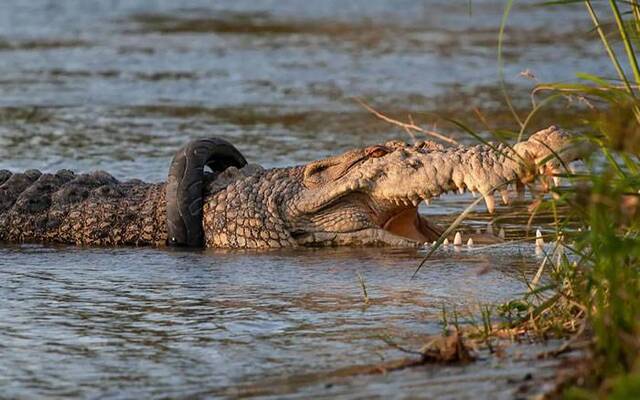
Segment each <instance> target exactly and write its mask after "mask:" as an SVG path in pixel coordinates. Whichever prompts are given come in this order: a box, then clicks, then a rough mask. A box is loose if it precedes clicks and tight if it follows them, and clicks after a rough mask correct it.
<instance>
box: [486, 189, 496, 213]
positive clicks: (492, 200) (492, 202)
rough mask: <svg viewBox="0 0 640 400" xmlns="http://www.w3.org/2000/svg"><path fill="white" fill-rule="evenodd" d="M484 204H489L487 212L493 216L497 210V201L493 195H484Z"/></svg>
mask: <svg viewBox="0 0 640 400" xmlns="http://www.w3.org/2000/svg"><path fill="white" fill-rule="evenodd" d="M484 202H485V203H486V204H487V210H488V211H489V214H493V212H494V211H495V210H496V199H495V198H494V197H493V194H492V193H488V194H486V195H484Z"/></svg>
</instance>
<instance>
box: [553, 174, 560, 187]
mask: <svg viewBox="0 0 640 400" xmlns="http://www.w3.org/2000/svg"><path fill="white" fill-rule="evenodd" d="M560 183H562V180H561V179H560V177H559V176H554V177H553V184H554V185H555V186H560Z"/></svg>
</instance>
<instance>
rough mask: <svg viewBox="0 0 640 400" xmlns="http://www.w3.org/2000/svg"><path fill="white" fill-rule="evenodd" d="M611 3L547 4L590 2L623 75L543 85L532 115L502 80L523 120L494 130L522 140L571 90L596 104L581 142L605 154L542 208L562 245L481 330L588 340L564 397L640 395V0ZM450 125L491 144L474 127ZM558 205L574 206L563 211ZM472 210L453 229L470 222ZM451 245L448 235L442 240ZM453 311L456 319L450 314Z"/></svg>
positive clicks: (581, 110)
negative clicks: (520, 106)
mask: <svg viewBox="0 0 640 400" xmlns="http://www.w3.org/2000/svg"><path fill="white" fill-rule="evenodd" d="M514 3H515V2H514V1H513V0H506V2H505V9H504V14H503V19H502V23H501V26H500V34H499V39H498V53H499V55H498V68H499V77H500V80H501V81H503V77H504V74H503V67H504V61H503V57H502V55H501V51H502V43H503V39H504V35H505V32H506V31H507V29H506V28H507V24H508V19H509V18H508V17H509V13H510V11H511V9H512V7H513V6H514ZM601 3H606V5H608V7H599V8H598V9H597V10H598V11H596V9H595V8H594V7H593V5H592V3H591V1H589V0H586V1H585V0H579V1H576V0H564V1H562V0H561V1H550V2H546V3H541V4H540V5H541V6H545V7H558V6H571V7H584V10H585V18H586V19H587V20H590V21H591V22H592V23H593V29H594V31H595V32H597V33H598V38H599V41H600V42H601V44H602V50H603V51H602V57H605V58H606V59H608V60H609V62H610V63H611V65H612V68H613V70H614V71H615V72H616V74H617V76H616V77H615V78H613V79H612V78H606V77H601V76H595V75H589V74H585V73H582V72H581V71H575V75H576V81H575V82H573V83H556V82H548V83H539V84H537V85H536V87H535V88H534V90H533V93H532V95H533V96H532V98H535V99H536V101H535V102H534V104H533V106H532V109H531V111H530V112H529V114H528V115H526V116H524V117H522V116H520V115H518V113H516V112H515V109H514V107H513V105H512V104H513V103H512V99H511V98H510V97H509V94H508V93H507V90H506V87H507V86H506V84H505V83H504V82H503V84H502V88H503V91H504V99H505V103H506V106H507V107H508V108H509V110H511V112H512V114H513V117H514V122H513V126H512V127H507V128H506V129H504V128H503V129H496V130H495V131H494V132H490V133H492V134H493V136H494V137H496V138H501V137H505V135H504V133H505V132H510V133H511V137H512V138H514V139H515V140H516V141H519V140H521V139H522V138H523V136H526V133H527V132H529V131H530V127H529V124H530V123H531V122H532V121H533V120H535V118H536V117H537V116H538V114H540V113H543V112H544V111H545V108H547V107H550V106H553V105H554V103H556V102H558V100H561V99H564V98H566V97H567V96H570V97H573V98H577V99H579V100H581V101H578V102H575V103H576V104H581V103H582V104H584V103H587V104H589V107H584V106H583V107H576V113H577V115H578V117H577V119H579V120H581V121H584V123H583V125H582V126H581V127H580V129H579V131H580V133H581V139H582V140H586V141H589V142H591V144H592V147H593V148H594V149H596V151H595V152H594V154H593V156H592V157H591V158H590V159H588V160H585V161H586V171H583V172H581V173H579V174H577V173H573V172H571V171H570V170H566V171H565V172H563V173H562V174H560V175H559V176H561V177H562V178H563V179H564V181H565V182H568V186H564V187H562V188H555V189H552V192H553V196H547V197H546V198H545V200H543V202H542V203H541V204H540V206H539V209H541V210H548V211H551V212H552V213H553V215H554V216H555V226H556V238H555V239H556V240H557V243H558V245H557V247H556V249H554V250H553V251H552V252H550V253H551V254H548V255H547V257H545V261H544V262H543V264H542V265H541V266H540V270H539V274H536V278H534V280H533V281H530V282H528V285H529V290H528V291H527V293H526V294H524V295H523V296H522V298H518V299H513V300H512V301H509V302H506V303H505V304H502V305H500V306H498V307H496V308H495V309H491V308H489V307H484V308H481V316H480V318H481V323H480V324H477V326H476V331H477V332H476V335H477V336H479V337H480V339H482V340H484V341H485V342H487V344H490V338H491V336H492V335H495V334H496V333H498V332H500V330H502V331H509V330H511V331H512V332H527V334H528V335H537V336H539V337H541V338H546V337H549V336H555V337H565V338H569V340H568V342H567V346H566V347H567V348H568V347H570V346H571V344H573V343H576V342H578V341H581V342H582V343H587V344H588V345H589V349H590V357H589V363H588V364H587V367H586V368H585V369H584V371H582V372H581V374H582V376H581V377H579V378H580V379H576V380H575V381H573V382H572V381H567V382H566V387H565V388H564V397H565V398H570V399H595V398H612V399H639V398H640V66H639V65H638V61H637V53H636V49H638V48H640V42H639V39H638V38H640V4H639V2H638V0H620V1H616V0H608V1H606V2H604V1H603V2H601ZM550 10H552V8H551V9H550ZM603 10H604V11H605V12H606V15H605V13H604V12H603ZM598 12H600V13H601V14H598ZM603 21H604V22H603ZM450 122H453V123H454V124H455V125H456V126H457V127H458V128H461V129H463V130H464V131H466V132H468V133H469V134H471V135H472V136H473V137H475V138H477V139H478V138H479V139H480V140H481V141H483V140H482V139H481V135H479V134H478V133H476V132H473V131H472V130H471V129H470V128H468V125H467V124H464V123H462V122H460V121H453V120H451V121H450ZM545 161H546V160H545ZM473 205H474V204H473ZM473 205H471V206H470V207H469V209H470V208H472V207H473ZM469 209H468V210H469ZM558 209H568V210H571V211H570V212H569V213H568V214H563V215H560V214H559V213H558V212H557V210H558ZM468 210H467V211H465V212H464V213H463V214H462V215H461V216H460V217H459V218H458V219H457V220H456V221H455V222H454V223H453V224H452V225H451V226H450V227H449V229H448V230H447V232H446V233H449V232H452V231H453V230H454V229H455V228H456V226H457V225H458V224H459V223H460V222H462V220H463V219H464V218H465V217H466V215H467V214H468ZM576 224H577V226H576ZM576 227H577V228H579V229H576ZM443 237H444V235H443ZM441 242H442V239H441V240H440V241H439V242H438V245H439V244H440V243H441ZM435 247H437V246H435ZM435 247H434V248H433V249H432V251H431V252H433V251H434V250H435ZM560 248H561V249H562V251H561V252H559V251H558V250H559V249H560ZM430 255H431V253H429V254H428V255H427V258H428V257H429V256H430ZM418 269H419V268H418ZM416 272H417V271H416ZM543 273H544V274H545V279H543V280H542V281H543V282H542V283H541V281H540V279H538V278H539V276H540V275H542V274H543ZM496 314H497V315H499V316H500V318H501V320H502V321H503V322H502V323H501V324H499V326H497V327H495V326H494V325H493V324H494V321H495V315H496ZM443 315H444V321H445V325H448V322H447V317H446V316H447V314H446V312H444V311H443ZM585 340H586V342H585ZM585 371H588V372H585ZM577 378H578V377H577Z"/></svg>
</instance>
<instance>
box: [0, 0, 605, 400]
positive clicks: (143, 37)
mask: <svg viewBox="0 0 640 400" xmlns="http://www.w3.org/2000/svg"><path fill="white" fill-rule="evenodd" d="M501 8H502V3H501V2H498V1H473V2H471V9H469V6H468V2H466V1H459V2H451V1H444V0H434V1H417V0H405V1H399V2H390V1H381V0H375V1H370V0H368V1H364V0H363V1H353V2H349V4H348V5H345V4H344V2H340V1H337V0H335V1H334V0H325V1H318V2H308V1H302V0H286V1H262V2H254V1H244V0H241V1H218V2H209V1H196V0H182V1H169V0H166V1H164V0H157V1H150V0H149V1H136V2H131V1H124V0H123V1H116V0H113V1H106V0H105V1H80V0H76V1H73V0H63V1H60V0H57V1H53V0H51V1H46V0H21V1H14V2H4V3H3V4H2V5H1V6H0V11H1V12H0V72H1V76H0V168H9V169H12V170H16V171H17V170H22V169H26V168H41V169H44V170H55V169H59V168H70V169H74V170H78V171H85V170H89V169H105V170H108V171H109V172H112V173H113V174H114V175H116V176H117V177H118V178H123V179H125V178H133V177H135V178H141V179H145V180H150V181H160V180H163V179H164V177H165V175H166V171H167V167H168V162H169V159H170V157H171V155H172V152H173V151H175V149H176V148H177V147H178V146H180V145H181V144H182V143H184V142H185V141H186V140H187V139H189V138H194V137H203V136H209V135H217V136H221V137H224V138H226V139H228V140H231V141H232V142H233V143H234V144H236V145H237V146H238V147H239V148H240V149H241V150H242V152H243V153H244V154H245V155H246V157H247V159H249V160H251V161H253V162H258V163H260V164H262V165H264V166H266V167H273V166H282V165H291V164H295V163H302V162H306V161H309V160H312V159H317V158H320V157H324V156H327V155H329V154H335V153H337V152H340V151H343V150H345V149H347V148H350V147H353V146H359V145H363V144H371V143H375V142H379V141H383V140H386V139H389V138H406V137H405V136H404V133H403V132H402V131H399V130H397V129H396V128H394V127H390V126H388V125H385V124H384V123H382V122H380V121H379V120H377V119H376V118H374V117H372V116H371V115H369V114H368V113H367V112H365V111H363V110H362V109H361V108H360V107H359V106H358V105H357V104H356V103H355V102H354V101H353V99H352V98H353V97H354V96H358V97H362V98H364V99H366V100H367V101H369V102H371V103H372V104H375V105H376V106H377V107H379V108H380V109H382V110H389V111H393V112H395V113H396V114H397V115H398V116H399V117H401V118H406V116H407V115H408V114H412V115H413V116H414V118H415V119H416V120H417V121H418V122H422V123H425V124H427V125H429V126H430V124H431V123H433V122H434V121H435V120H434V119H433V118H432V117H431V116H429V114H425V113H424V112H425V111H430V112H442V113H444V114H445V115H446V114H447V113H455V114H456V115H464V116H469V115H470V114H472V112H471V111H470V110H471V108H472V107H473V106H478V107H479V108H480V109H481V111H482V112H484V113H486V114H487V115H489V117H491V118H496V119H498V118H503V117H504V115H505V113H504V112H503V111H502V110H504V106H503V105H502V104H501V102H500V94H499V90H497V87H498V86H497V82H496V77H497V67H496V49H495V43H496V38H497V30H498V26H499V22H500V18H501V14H502V9H501ZM511 21H512V24H511V28H510V30H509V31H508V32H509V36H508V37H507V42H506V45H505V59H506V68H505V77H506V79H507V81H508V82H509V83H510V85H514V87H515V89H513V90H514V91H515V92H516V93H525V94H526V91H527V90H529V89H530V88H531V86H532V85H533V83H532V82H530V81H527V80H526V79H524V78H522V77H520V76H519V72H520V71H523V70H525V69H529V70H531V71H533V72H534V73H535V74H536V76H537V77H538V79H540V80H568V79H572V78H573V75H572V74H573V72H572V71H575V70H581V71H586V72H599V73H601V72H602V71H606V68H607V67H606V60H604V61H602V62H600V61H598V59H597V58H596V56H595V55H596V54H599V53H598V52H599V50H600V49H599V48H598V47H597V45H595V46H594V45H592V44H590V43H589V42H587V41H586V40H585V38H584V33H585V32H588V31H589V30H590V29H591V28H590V26H589V21H588V20H587V19H586V18H585V16H584V15H583V12H582V9H580V8H578V9H577V10H576V9H571V8H569V9H566V8H556V9H554V10H553V12H551V11H549V10H548V9H539V8H531V7H529V6H527V3H526V2H523V5H522V6H521V7H520V8H516V9H515V10H514V12H513V15H512V19H511ZM585 59H589V63H585V62H584V60H585ZM454 135H455V133H454ZM468 202H469V198H466V197H451V198H448V197H446V198H443V199H442V200H441V201H438V202H435V203H434V204H433V205H432V206H430V207H429V208H428V209H427V208H424V209H423V210H422V211H424V212H425V213H431V214H439V215H450V214H451V213H455V212H456V211H459V210H461V209H462V207H464V205H465V204H468ZM474 217H475V218H476V219H477V220H480V219H486V216H484V215H482V214H478V215H475V216H474ZM522 221H523V220H522V219H521V220H520V222H516V223H514V222H513V221H511V222H510V224H511V225H510V226H511V227H512V228H514V229H515V228H518V226H519V227H520V228H522V223H523V222H522ZM518 224H519V225H518ZM532 253H533V251H532V249H531V248H530V247H527V246H523V247H517V246H507V247H505V248H501V249H492V250H483V251H476V252H467V251H463V252H451V251H449V252H439V253H436V255H435V256H434V258H433V260H431V261H429V262H428V263H427V265H426V266H425V267H424V268H423V269H422V271H421V272H420V273H419V274H418V275H417V278H416V279H414V280H411V279H410V277H411V275H412V273H413V271H414V269H415V267H416V266H417V264H418V263H419V261H420V260H421V258H422V256H424V253H423V252H416V251H391V250H384V249H322V250H296V251H266V252H221V251H207V252H177V251H169V250H165V249H135V248H119V249H100V248H75V247H50V246H40V245H20V246H15V245H6V244H5V245H0V275H1V278H0V282H1V283H0V299H2V301H1V302H0V388H1V389H2V392H1V393H2V395H0V397H8V398H14V397H15V398H36V397H60V398H62V397H73V396H77V397H89V398H93V397H109V398H142V397H151V396H153V397H192V396H193V397H225V396H250V395H265V396H274V397H281V396H285V395H286V396H290V397H318V396H323V395H324V396H338V395H340V396H344V397H356V396H358V395H360V396H364V395H365V394H366V395H367V396H373V397H376V396H378V397H385V398H387V397H403V396H409V397H411V396H414V397H415V396H431V397H451V398H463V397H465V396H467V397H468V398H475V397H476V396H485V397H489V396H492V397H494V396H495V397H496V398H511V397H513V396H514V393H516V392H517V391H518V390H519V387H520V386H521V383H522V382H524V381H523V379H525V378H526V377H527V376H528V375H529V374H532V375H533V376H534V377H535V379H537V380H539V381H545V380H547V381H549V380H550V379H552V378H553V371H552V369H551V368H549V367H550V366H552V365H553V364H554V362H552V361H542V360H534V359H535V354H536V352H537V351H538V350H540V349H539V348H537V347H532V346H524V347H522V346H516V348H517V349H518V350H517V351H516V354H512V355H511V356H509V357H506V358H495V357H490V356H489V355H487V354H482V357H481V360H480V361H479V362H477V363H474V364H471V365H468V366H462V367H460V366H457V367H444V366H427V367H421V368H417V369H414V370H406V371H398V372H392V373H389V374H387V375H383V376H381V375H376V376H367V375H352V374H349V373H345V368H346V369H348V368H350V367H353V366H358V365H366V364H372V363H378V362H381V361H382V360H391V359H395V358H399V357H403V356H405V355H404V354H402V353H400V352H399V351H398V350H395V349H393V348H390V347H389V346H388V345H387V344H385V343H384V342H383V341H382V340H381V339H380V336H381V335H387V334H388V335H391V336H392V337H394V338H397V340H398V341H399V342H401V343H404V344H406V345H407V346H414V348H419V347H420V345H421V344H422V341H421V339H424V337H425V335H428V334H434V333H437V332H439V330H440V329H441V326H440V315H441V308H442V306H443V305H446V307H448V308H453V307H456V308H458V309H460V310H475V308H476V307H477V306H478V304H482V303H497V302H500V301H503V300H506V299H509V298H510V297H512V296H514V295H515V294H517V293H519V292H521V291H523V290H525V286H524V284H523V283H522V276H523V275H524V276H528V277H531V276H533V274H534V273H535V268H536V263H537V262H538V260H537V259H536V258H535V257H534V256H533V255H532ZM357 273H360V274H361V275H362V276H363V277H364V278H365V280H366V283H367V288H368V291H369V296H370V298H371V302H370V304H369V305H365V304H364V302H363V300H362V291H361V288H360V286H359V283H358V279H357ZM539 381H537V382H539ZM537 389H540V387H538V388H537Z"/></svg>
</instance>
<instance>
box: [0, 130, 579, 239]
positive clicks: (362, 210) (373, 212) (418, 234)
mask: <svg viewBox="0 0 640 400" xmlns="http://www.w3.org/2000/svg"><path fill="white" fill-rule="evenodd" d="M570 139H571V135H569V134H567V133H566V132H563V131H561V130H559V129H557V128H555V127H551V128H548V129H546V130H544V131H541V132H538V133H536V134H534V135H533V136H532V137H531V138H530V139H529V140H528V141H525V142H521V143H518V144H516V145H515V146H514V148H513V149H509V148H508V147H506V146H503V145H499V146H497V147H495V148H493V147H490V146H486V145H479V146H473V147H465V146H458V147H450V148H443V147H441V146H439V145H437V144H434V143H432V142H423V143H420V144H417V145H415V146H409V145H406V144H404V143H400V142H389V143H386V144H385V145H376V146H370V147H367V148H364V149H356V150H352V151H349V152H347V153H345V154H343V155H340V156H336V157H332V158H328V159H324V160H319V161H315V162H312V163H309V164H307V165H303V166H297V167H291V168H277V169H271V170H264V169H262V168H260V167H258V166H255V165H248V166H246V167H244V168H242V169H240V170H238V169H237V168H235V167H230V168H228V169H227V170H226V171H224V172H222V173H221V174H219V175H217V176H212V175H209V176H207V177H205V201H204V207H203V226H204V233H205V242H206V246H207V247H220V248H278V247H295V246H336V245H351V246H362V245H389V246H416V245H420V244H422V243H423V242H425V241H431V240H434V239H435V238H436V237H437V236H438V235H439V234H440V233H441V229H440V228H438V227H437V226H435V225H432V224H430V223H429V222H428V221H427V220H426V218H425V217H423V216H420V215H418V213H417V206H418V204H419V202H420V201H423V200H429V199H431V198H434V197H437V196H439V195H440V194H443V193H446V192H448V191H450V190H455V191H461V192H463V191H464V190H473V191H477V192H480V193H481V194H482V195H484V196H485V199H486V200H487V206H488V208H489V209H490V211H491V210H492V209H493V207H494V205H493V194H492V191H493V189H495V188H497V187H501V188H502V189H506V185H507V184H509V183H511V184H514V185H515V184H516V183H517V184H518V185H517V186H518V187H521V186H522V185H523V184H524V183H528V182H531V181H532V180H533V179H535V178H536V176H539V175H548V174H550V173H553V172H555V171H557V170H558V169H559V161H557V160H555V159H553V160H550V161H547V160H544V159H545V158H546V157H548V156H549V154H551V151H550V150H549V149H551V150H553V151H554V152H556V153H560V154H561V157H562V159H563V161H564V162H570V161H573V160H575V159H577V158H579V157H580V156H581V155H582V154H583V149H581V148H580V147H578V146H572V147H569V146H568V145H569V142H570ZM541 161H545V163H544V164H542V165H540V164H541ZM536 163H537V164H536ZM502 194H503V198H505V199H506V198H507V197H508V192H507V191H506V190H503V192H502ZM166 240H167V229H166V204H165V185H164V184H147V183H143V182H140V181H131V182H125V183H121V182H118V181H116V180H115V179H114V178H113V177H111V176H110V175H108V174H106V173H104V172H97V173H93V174H89V175H74V174H73V173H71V172H69V171H64V170H63V171H59V172H57V173H56V174H40V173H39V172H37V171H27V172H25V173H24V174H13V175H11V174H10V173H9V172H7V171H0V241H8V242H57V243H71V244H86V245H102V246H109V245H163V244H165V243H166Z"/></svg>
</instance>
